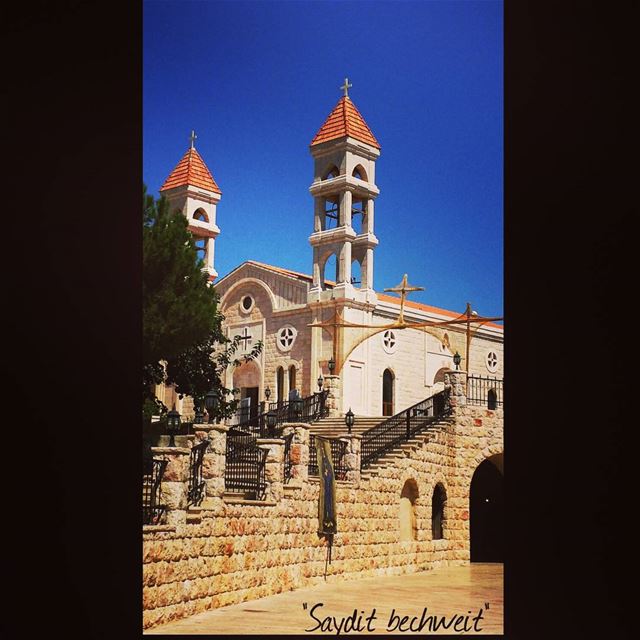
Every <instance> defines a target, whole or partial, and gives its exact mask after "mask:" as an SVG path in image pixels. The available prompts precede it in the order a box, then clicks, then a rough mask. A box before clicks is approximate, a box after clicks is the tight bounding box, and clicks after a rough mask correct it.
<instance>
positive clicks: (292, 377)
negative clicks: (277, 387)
mask: <svg viewBox="0 0 640 640" xmlns="http://www.w3.org/2000/svg"><path fill="white" fill-rule="evenodd" d="M294 389H296V367H295V365H293V364H292V365H291V366H290V367H289V393H291V392H292V391H293V390H294Z"/></svg>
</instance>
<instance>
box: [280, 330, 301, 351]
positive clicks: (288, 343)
mask: <svg viewBox="0 0 640 640" xmlns="http://www.w3.org/2000/svg"><path fill="white" fill-rule="evenodd" d="M296 333H297V332H296V330H295V329H294V328H293V327H282V329H280V331H278V348H279V349H280V351H289V350H290V349H291V347H293V343H294V342H295V340H296Z"/></svg>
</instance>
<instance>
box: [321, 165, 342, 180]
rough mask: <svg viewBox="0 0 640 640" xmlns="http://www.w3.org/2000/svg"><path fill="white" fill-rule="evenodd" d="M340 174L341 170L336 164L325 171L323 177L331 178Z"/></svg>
mask: <svg viewBox="0 0 640 640" xmlns="http://www.w3.org/2000/svg"><path fill="white" fill-rule="evenodd" d="M339 175H340V171H339V170H338V167H336V165H335V164H334V165H332V166H330V167H329V168H328V169H327V170H326V171H325V172H324V178H322V179H323V180H331V178H337V177H338V176H339Z"/></svg>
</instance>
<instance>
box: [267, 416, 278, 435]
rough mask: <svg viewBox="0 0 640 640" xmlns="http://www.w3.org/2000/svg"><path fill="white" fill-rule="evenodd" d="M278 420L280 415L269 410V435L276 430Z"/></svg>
mask: <svg viewBox="0 0 640 640" xmlns="http://www.w3.org/2000/svg"><path fill="white" fill-rule="evenodd" d="M277 422H278V416H277V414H276V412H275V411H273V410H272V411H269V412H268V413H267V429H268V430H269V435H270V436H273V435H274V434H275V430H276V423H277Z"/></svg>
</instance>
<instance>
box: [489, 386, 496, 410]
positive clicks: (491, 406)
mask: <svg viewBox="0 0 640 640" xmlns="http://www.w3.org/2000/svg"><path fill="white" fill-rule="evenodd" d="M497 406H498V394H497V393H496V390H495V389H489V391H488V392H487V409H490V410H492V411H493V410H495V409H496V407H497Z"/></svg>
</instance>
